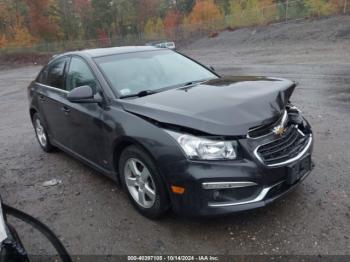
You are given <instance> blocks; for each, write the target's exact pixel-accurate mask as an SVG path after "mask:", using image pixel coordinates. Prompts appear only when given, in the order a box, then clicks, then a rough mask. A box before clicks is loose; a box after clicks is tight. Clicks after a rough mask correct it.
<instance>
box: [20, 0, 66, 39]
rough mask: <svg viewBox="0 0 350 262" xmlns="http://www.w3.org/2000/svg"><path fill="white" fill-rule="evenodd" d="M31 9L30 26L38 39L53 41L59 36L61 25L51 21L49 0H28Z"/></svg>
mask: <svg viewBox="0 0 350 262" xmlns="http://www.w3.org/2000/svg"><path fill="white" fill-rule="evenodd" d="M26 2H27V5H28V7H29V26H30V31H31V33H32V34H33V35H34V36H35V37H37V38H38V39H42V40H44V41H53V40H56V39H57V36H58V35H59V30H60V28H59V25H58V24H56V23H55V21H54V20H50V15H49V14H50V12H49V6H50V2H49V0H26Z"/></svg>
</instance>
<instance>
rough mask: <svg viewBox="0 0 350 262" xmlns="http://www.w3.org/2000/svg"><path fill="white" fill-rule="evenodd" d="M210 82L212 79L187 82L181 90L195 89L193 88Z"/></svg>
mask: <svg viewBox="0 0 350 262" xmlns="http://www.w3.org/2000/svg"><path fill="white" fill-rule="evenodd" d="M209 80H210V79H202V80H196V81H190V82H187V83H185V84H183V85H181V87H180V88H179V89H188V88H190V87H193V86H195V85H197V84H201V83H204V82H208V81H209Z"/></svg>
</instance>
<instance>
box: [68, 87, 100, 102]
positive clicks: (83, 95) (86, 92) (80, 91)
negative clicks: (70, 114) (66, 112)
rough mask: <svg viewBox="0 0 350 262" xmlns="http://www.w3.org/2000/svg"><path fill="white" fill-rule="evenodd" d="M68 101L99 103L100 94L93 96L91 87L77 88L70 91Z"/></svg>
mask: <svg viewBox="0 0 350 262" xmlns="http://www.w3.org/2000/svg"><path fill="white" fill-rule="evenodd" d="M67 99H68V101H70V102H72V103H101V102H102V97H101V95H100V94H98V93H97V94H95V95H94V92H93V90H92V88H91V86H79V87H77V88H74V89H73V90H72V91H70V92H69V93H68V95H67Z"/></svg>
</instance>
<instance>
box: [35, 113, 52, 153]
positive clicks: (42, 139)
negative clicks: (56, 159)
mask: <svg viewBox="0 0 350 262" xmlns="http://www.w3.org/2000/svg"><path fill="white" fill-rule="evenodd" d="M32 122H33V127H34V130H35V136H36V139H37V140H38V142H39V145H40V147H41V148H42V149H43V150H44V151H45V152H47V153H50V152H52V151H53V150H54V146H53V145H52V144H51V142H50V139H49V136H48V135H47V132H46V129H45V127H44V125H43V123H42V122H41V119H40V116H39V114H38V113H35V114H34V115H33V117H32Z"/></svg>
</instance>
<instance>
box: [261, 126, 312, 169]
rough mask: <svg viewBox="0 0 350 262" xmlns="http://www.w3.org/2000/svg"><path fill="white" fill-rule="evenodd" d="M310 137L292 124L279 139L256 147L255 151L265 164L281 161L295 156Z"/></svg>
mask: <svg viewBox="0 0 350 262" xmlns="http://www.w3.org/2000/svg"><path fill="white" fill-rule="evenodd" d="M309 139H310V137H309V136H304V135H303V134H301V133H300V132H299V131H298V128H297V127H296V126H294V125H290V126H289V127H288V129H287V131H286V133H285V134H284V135H283V136H282V137H281V138H279V139H277V140H274V141H272V142H270V143H268V144H265V145H262V146H260V147H258V149H257V151H256V153H257V154H258V155H259V156H260V158H261V160H262V161H263V162H264V164H266V165H275V164H279V163H283V162H285V161H288V160H289V159H292V158H294V157H296V156H297V155H298V154H299V153H300V152H301V151H303V149H304V148H305V147H306V146H307V144H308V142H309Z"/></svg>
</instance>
